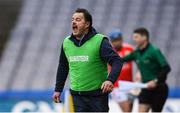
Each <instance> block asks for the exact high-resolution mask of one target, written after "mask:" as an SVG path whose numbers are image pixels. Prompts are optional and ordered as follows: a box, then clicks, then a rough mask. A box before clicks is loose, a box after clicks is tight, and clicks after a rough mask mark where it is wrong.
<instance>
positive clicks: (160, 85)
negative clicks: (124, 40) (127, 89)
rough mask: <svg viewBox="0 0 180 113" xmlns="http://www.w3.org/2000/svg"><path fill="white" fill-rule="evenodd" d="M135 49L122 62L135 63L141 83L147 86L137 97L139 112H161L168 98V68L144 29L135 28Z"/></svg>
mask: <svg viewBox="0 0 180 113" xmlns="http://www.w3.org/2000/svg"><path fill="white" fill-rule="evenodd" d="M133 40H134V42H135V43H136V45H137V49H136V50H135V51H133V52H132V53H130V54H129V55H127V56H126V57H124V58H123V60H124V61H126V62H129V61H135V62H136V64H137V66H138V69H139V71H140V73H141V78H142V82H143V83H147V84H148V88H147V89H142V91H141V93H140V95H139V112H148V111H149V110H150V109H152V112H161V111H162V109H163V106H164V104H165V102H166V99H167V97H168V86H167V84H166V79H167V74H168V73H169V72H170V70H171V69H170V66H169V64H168V62H167V60H166V58H165V57H164V55H163V54H162V53H161V51H160V50H159V48H157V47H155V46H154V45H153V44H151V43H150V42H149V32H148V30H147V29H146V28H137V29H135V30H134V33H133Z"/></svg>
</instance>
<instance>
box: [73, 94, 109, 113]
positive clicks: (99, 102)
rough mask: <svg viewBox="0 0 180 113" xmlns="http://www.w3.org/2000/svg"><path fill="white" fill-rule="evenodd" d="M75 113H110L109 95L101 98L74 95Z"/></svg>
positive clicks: (100, 96)
mask: <svg viewBox="0 0 180 113" xmlns="http://www.w3.org/2000/svg"><path fill="white" fill-rule="evenodd" d="M72 97H73V104H74V110H75V112H108V111H109V106H108V94H105V95H99V96H90V95H77V94H76V95H73V94H72Z"/></svg>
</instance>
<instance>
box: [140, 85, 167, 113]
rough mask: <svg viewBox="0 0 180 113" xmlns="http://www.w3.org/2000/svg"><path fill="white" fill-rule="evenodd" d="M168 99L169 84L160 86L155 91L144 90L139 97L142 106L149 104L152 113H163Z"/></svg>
mask: <svg viewBox="0 0 180 113" xmlns="http://www.w3.org/2000/svg"><path fill="white" fill-rule="evenodd" d="M167 97H168V86H167V84H165V83H164V84H160V85H158V86H157V87H156V88H155V89H151V90H149V89H143V90H142V91H141V93H140V95H139V103H140V104H149V105H150V106H151V109H152V112H161V111H162V109H163V106H164V104H165V102H166V99H167Z"/></svg>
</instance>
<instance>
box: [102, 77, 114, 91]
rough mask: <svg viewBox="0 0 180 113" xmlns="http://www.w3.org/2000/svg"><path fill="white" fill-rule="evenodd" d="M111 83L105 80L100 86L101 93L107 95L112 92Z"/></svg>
mask: <svg viewBox="0 0 180 113" xmlns="http://www.w3.org/2000/svg"><path fill="white" fill-rule="evenodd" d="M113 87H114V85H113V83H112V82H111V81H109V80H106V81H105V82H104V83H103V84H102V86H101V89H102V92H103V93H107V92H111V91H112V90H113Z"/></svg>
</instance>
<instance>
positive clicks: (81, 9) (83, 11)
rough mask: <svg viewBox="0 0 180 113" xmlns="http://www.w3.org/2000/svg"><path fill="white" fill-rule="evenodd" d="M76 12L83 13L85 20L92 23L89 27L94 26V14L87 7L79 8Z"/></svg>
mask: <svg viewBox="0 0 180 113" xmlns="http://www.w3.org/2000/svg"><path fill="white" fill-rule="evenodd" d="M75 13H83V15H84V18H85V20H86V21H87V22H89V23H90V26H89V27H92V16H91V14H90V13H89V11H88V10H87V9H84V8H77V9H76V11H75Z"/></svg>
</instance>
